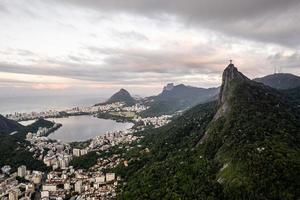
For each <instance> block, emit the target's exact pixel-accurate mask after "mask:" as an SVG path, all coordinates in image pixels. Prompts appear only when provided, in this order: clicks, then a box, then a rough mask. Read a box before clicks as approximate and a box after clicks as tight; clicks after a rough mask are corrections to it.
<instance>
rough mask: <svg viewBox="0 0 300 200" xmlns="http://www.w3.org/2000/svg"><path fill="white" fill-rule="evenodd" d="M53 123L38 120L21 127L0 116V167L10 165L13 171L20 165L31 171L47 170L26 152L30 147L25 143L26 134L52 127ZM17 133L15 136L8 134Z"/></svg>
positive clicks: (31, 154) (40, 162)
mask: <svg viewBox="0 0 300 200" xmlns="http://www.w3.org/2000/svg"><path fill="white" fill-rule="evenodd" d="M52 126H53V123H52V122H50V121H47V120H44V119H39V120H37V121H36V122H34V123H33V124H31V125H28V126H23V125H21V124H19V123H18V122H16V121H13V120H9V119H7V118H5V117H4V116H2V115H0V167H2V166H4V165H10V166H11V167H12V169H13V170H14V171H15V170H16V168H17V167H19V166H20V165H26V166H27V168H28V169H32V170H47V169H48V168H47V167H46V166H45V164H44V163H43V162H42V161H38V160H35V159H34V158H33V157H32V156H33V153H31V152H29V151H28V150H27V147H28V146H29V145H30V144H29V142H27V141H25V140H24V138H25V135H26V134H27V133H28V132H36V131H37V130H38V128H39V127H52ZM15 131H17V133H16V134H13V135H10V133H12V132H15Z"/></svg>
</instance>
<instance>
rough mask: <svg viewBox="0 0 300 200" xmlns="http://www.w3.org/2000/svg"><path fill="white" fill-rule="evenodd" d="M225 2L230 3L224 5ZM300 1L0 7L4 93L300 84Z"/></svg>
mask: <svg viewBox="0 0 300 200" xmlns="http://www.w3.org/2000/svg"><path fill="white" fill-rule="evenodd" d="M225 2H226V3H225ZM299 10H300V1H299V0H251V1H249V0H226V1H223V0H172V1H171V0H109V1H108V0H51V1H50V0H49V1H45V0H1V1H0V25H1V29H0V93H1V94H2V95H3V94H12V95H13V94H15V93H22V94H23V93H24V94H35V93H38V94H56V93H57V94H88V93H97V94H103V95H108V94H110V93H112V92H114V91H115V90H118V89H119V88H121V87H123V88H126V89H128V90H129V91H130V92H131V93H133V94H140V95H147V94H148V95H152V94H155V93H158V92H159V91H160V90H161V88H162V86H163V85H165V84H166V83H168V82H174V83H175V84H179V83H184V84H187V85H192V86H198V87H212V86H219V85H220V79H221V73H222V71H223V69H224V68H225V67H226V66H227V65H228V60H229V59H233V60H234V64H235V65H236V66H237V67H238V68H239V70H240V71H242V72H243V73H244V74H245V75H247V76H249V77H250V78H254V77H260V76H264V75H267V74H271V73H273V69H274V67H277V68H280V69H281V71H282V72H286V73H294V74H297V75H300V66H299V63H300V62H299V61H300V26H299V22H300V12H299Z"/></svg>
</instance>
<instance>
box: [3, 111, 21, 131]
mask: <svg viewBox="0 0 300 200" xmlns="http://www.w3.org/2000/svg"><path fill="white" fill-rule="evenodd" d="M23 128H24V126H23V125H21V124H19V123H18V122H16V121H13V120H10V119H7V118H5V117H4V116H2V115H0V134H1V133H5V134H9V133H12V132H14V131H18V130H20V129H23Z"/></svg>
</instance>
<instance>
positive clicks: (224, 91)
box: [214, 63, 250, 119]
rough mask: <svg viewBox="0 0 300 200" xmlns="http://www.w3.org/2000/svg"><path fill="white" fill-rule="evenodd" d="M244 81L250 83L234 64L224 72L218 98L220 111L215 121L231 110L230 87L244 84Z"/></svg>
mask: <svg viewBox="0 0 300 200" xmlns="http://www.w3.org/2000/svg"><path fill="white" fill-rule="evenodd" d="M242 81H250V79H248V78H247V77H246V76H244V75H243V74H242V73H241V72H239V71H238V69H237V68H236V67H235V66H234V64H232V63H230V64H229V65H228V66H227V67H226V68H225V70H224V72H223V75H222V85H221V90H220V93H219V98H218V107H219V110H218V112H217V113H216V115H215V118H214V119H218V118H219V117H220V116H222V115H223V114H224V113H226V112H227V111H228V110H229V104H228V102H227V100H228V97H229V96H230V87H231V85H232V83H233V82H235V83H237V82H242Z"/></svg>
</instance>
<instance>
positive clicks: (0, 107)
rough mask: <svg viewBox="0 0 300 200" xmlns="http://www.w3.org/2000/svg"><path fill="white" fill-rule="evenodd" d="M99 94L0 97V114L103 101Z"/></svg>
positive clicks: (87, 104)
mask: <svg viewBox="0 0 300 200" xmlns="http://www.w3.org/2000/svg"><path fill="white" fill-rule="evenodd" d="M105 99H106V98H101V97H99V96H96V95H95V96H84V95H81V96H80V95H76V96H23V97H0V114H11V113H14V112H31V111H36V112H38V111H45V110H50V109H54V110H62V109H66V108H73V107H76V106H90V105H94V104H96V103H99V102H102V101H104V100H105Z"/></svg>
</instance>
